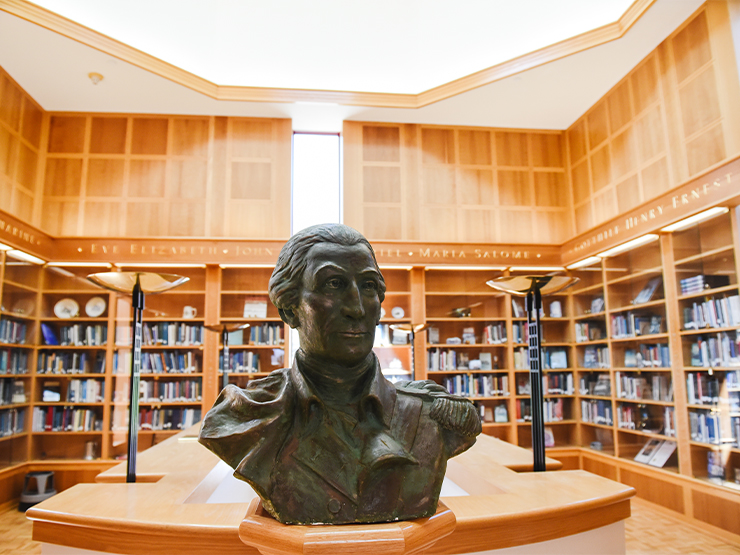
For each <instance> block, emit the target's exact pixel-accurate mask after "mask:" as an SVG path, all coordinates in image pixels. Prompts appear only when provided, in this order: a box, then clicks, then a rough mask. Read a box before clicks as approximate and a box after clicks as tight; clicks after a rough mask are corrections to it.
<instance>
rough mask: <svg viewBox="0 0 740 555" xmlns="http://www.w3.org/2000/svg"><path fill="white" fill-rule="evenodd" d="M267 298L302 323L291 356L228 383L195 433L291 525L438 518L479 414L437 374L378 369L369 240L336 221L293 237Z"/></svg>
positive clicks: (379, 293)
mask: <svg viewBox="0 0 740 555" xmlns="http://www.w3.org/2000/svg"><path fill="white" fill-rule="evenodd" d="M269 294H270V299H271V300H272V302H273V303H274V304H275V306H277V308H278V311H279V314H280V317H281V318H282V319H283V320H284V321H285V322H286V323H287V324H288V325H289V326H290V327H292V328H295V329H297V330H298V335H299V337H300V346H301V348H300V349H299V350H298V351H297V353H296V358H295V362H294V364H293V366H292V367H291V368H284V369H282V370H276V371H274V372H272V373H271V374H270V375H269V376H268V377H266V378H263V379H259V380H255V381H252V382H250V383H249V384H248V386H247V388H246V389H240V388H238V387H236V386H234V385H228V386H227V387H226V388H224V390H223V391H222V392H221V394H220V395H219V397H218V399H217V400H216V403H215V404H214V406H213V408H212V409H211V410H210V411H209V412H208V414H207V415H206V417H205V419H204V421H203V425H202V427H201V431H200V438H199V441H200V442H201V443H202V444H203V445H205V446H206V447H208V448H209V449H210V450H212V451H213V452H214V453H216V454H217V455H218V456H219V457H220V458H221V459H223V460H224V461H226V462H227V463H228V464H229V465H230V466H231V467H232V468H234V469H235V473H234V475H235V476H236V477H237V478H240V479H242V480H245V481H247V482H249V484H251V485H252V487H253V488H254V489H255V491H256V492H257V494H258V495H259V496H260V498H261V499H262V503H263V506H264V507H265V509H266V510H267V511H268V512H269V513H270V514H271V515H272V516H274V517H275V518H276V519H277V520H278V521H280V522H282V523H285V524H318V523H327V524H346V523H358V522H386V521H393V520H408V519H413V518H421V517H426V516H430V515H432V514H434V512H435V511H436V508H437V502H438V499H439V492H440V489H441V487H442V480H443V478H444V474H445V469H446V467H447V459H448V458H450V457H454V456H455V455H457V454H459V453H461V452H463V451H465V450H466V449H468V448H469V447H470V446H471V445H473V443H475V437H476V435H478V434H479V433H480V431H481V424H480V419H479V417H478V413H477V412H476V410H475V408H474V406H473V404H472V403H471V402H470V401H468V400H467V399H464V398H462V397H456V396H454V395H450V394H449V393H448V392H447V391H446V390H445V389H444V388H443V387H441V386H439V385H437V384H435V383H434V382H431V381H416V382H407V383H405V384H403V385H396V386H394V385H393V384H391V383H390V382H389V381H387V380H386V379H385V378H384V377H383V375H382V374H381V371H380V367H379V364H378V360H377V358H376V357H375V354H374V353H373V352H372V347H373V341H374V335H375V326H376V325H377V324H378V322H379V320H380V304H381V302H382V301H383V299H384V297H385V282H384V280H383V275H382V274H381V272H380V269H379V268H378V264H377V262H376V260H375V254H374V252H373V249H372V247H371V246H370V243H368V241H367V240H366V239H365V238H364V237H363V236H362V235H361V234H360V233H359V232H357V231H356V230H354V229H352V228H350V227H347V226H344V225H340V224H325V225H318V226H312V227H309V228H307V229H305V230H303V231H301V232H299V233H297V234H295V235H294V236H293V237H291V239H290V240H289V241H288V242H287V243H286V244H285V246H284V247H283V249H282V250H281V251H280V256H279V257H278V262H277V266H276V267H275V271H274V272H273V274H272V277H271V278H270V284H269Z"/></svg>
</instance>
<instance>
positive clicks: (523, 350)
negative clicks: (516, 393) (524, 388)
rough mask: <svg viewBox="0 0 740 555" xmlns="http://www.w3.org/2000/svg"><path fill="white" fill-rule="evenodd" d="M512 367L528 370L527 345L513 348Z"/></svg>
mask: <svg viewBox="0 0 740 555" xmlns="http://www.w3.org/2000/svg"><path fill="white" fill-rule="evenodd" d="M514 368H515V369H516V370H529V349H528V348H527V347H517V348H516V349H514Z"/></svg>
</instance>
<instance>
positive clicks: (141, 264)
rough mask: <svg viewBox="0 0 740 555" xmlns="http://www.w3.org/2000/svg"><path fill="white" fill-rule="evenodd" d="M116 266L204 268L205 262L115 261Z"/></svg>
mask: <svg viewBox="0 0 740 555" xmlns="http://www.w3.org/2000/svg"><path fill="white" fill-rule="evenodd" d="M115 266H116V267H117V268H205V267H206V265H205V264H180V263H176V262H164V263H159V262H116V263H115Z"/></svg>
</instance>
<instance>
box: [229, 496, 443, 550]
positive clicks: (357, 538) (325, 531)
mask: <svg viewBox="0 0 740 555" xmlns="http://www.w3.org/2000/svg"><path fill="white" fill-rule="evenodd" d="M455 524H456V520H455V515H454V514H453V512H452V511H451V510H450V509H448V508H447V507H446V506H445V505H444V503H442V502H441V501H440V503H439V506H438V507H437V512H436V513H435V514H434V515H433V516H431V517H429V518H420V519H417V520H405V521H399V522H384V523H380V524H342V525H336V526H330V525H314V526H298V525H288V524H280V523H279V522H278V521H277V520H275V519H274V518H272V517H271V516H270V515H269V514H268V513H267V511H265V510H264V508H263V507H262V502H261V501H260V499H259V498H257V499H253V500H252V503H251V504H250V505H249V509H248V510H247V516H246V517H244V520H243V521H242V523H241V524H240V525H239V537H240V538H241V540H242V541H243V542H244V543H245V544H247V545H249V546H252V547H255V548H257V549H258V550H259V551H260V553H262V554H263V555H324V554H327V555H328V554H331V555H345V554H346V555H350V554H351V555H365V554H372V555H410V554H413V553H417V552H419V551H421V550H424V549H427V548H428V547H430V546H431V545H432V544H434V543H435V542H436V541H437V540H439V539H441V538H444V537H445V536H448V535H449V534H451V533H452V532H453V531H454V530H455Z"/></svg>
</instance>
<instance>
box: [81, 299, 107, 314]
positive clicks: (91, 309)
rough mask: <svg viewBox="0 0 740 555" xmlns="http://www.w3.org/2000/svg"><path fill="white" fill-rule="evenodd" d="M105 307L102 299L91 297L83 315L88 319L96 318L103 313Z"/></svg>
mask: <svg viewBox="0 0 740 555" xmlns="http://www.w3.org/2000/svg"><path fill="white" fill-rule="evenodd" d="M105 306H106V304H105V299H104V298H103V297H93V298H92V299H90V300H89V301H87V304H85V314H87V315H88V316H89V317H90V318H97V317H98V316H102V314H103V312H105Z"/></svg>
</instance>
